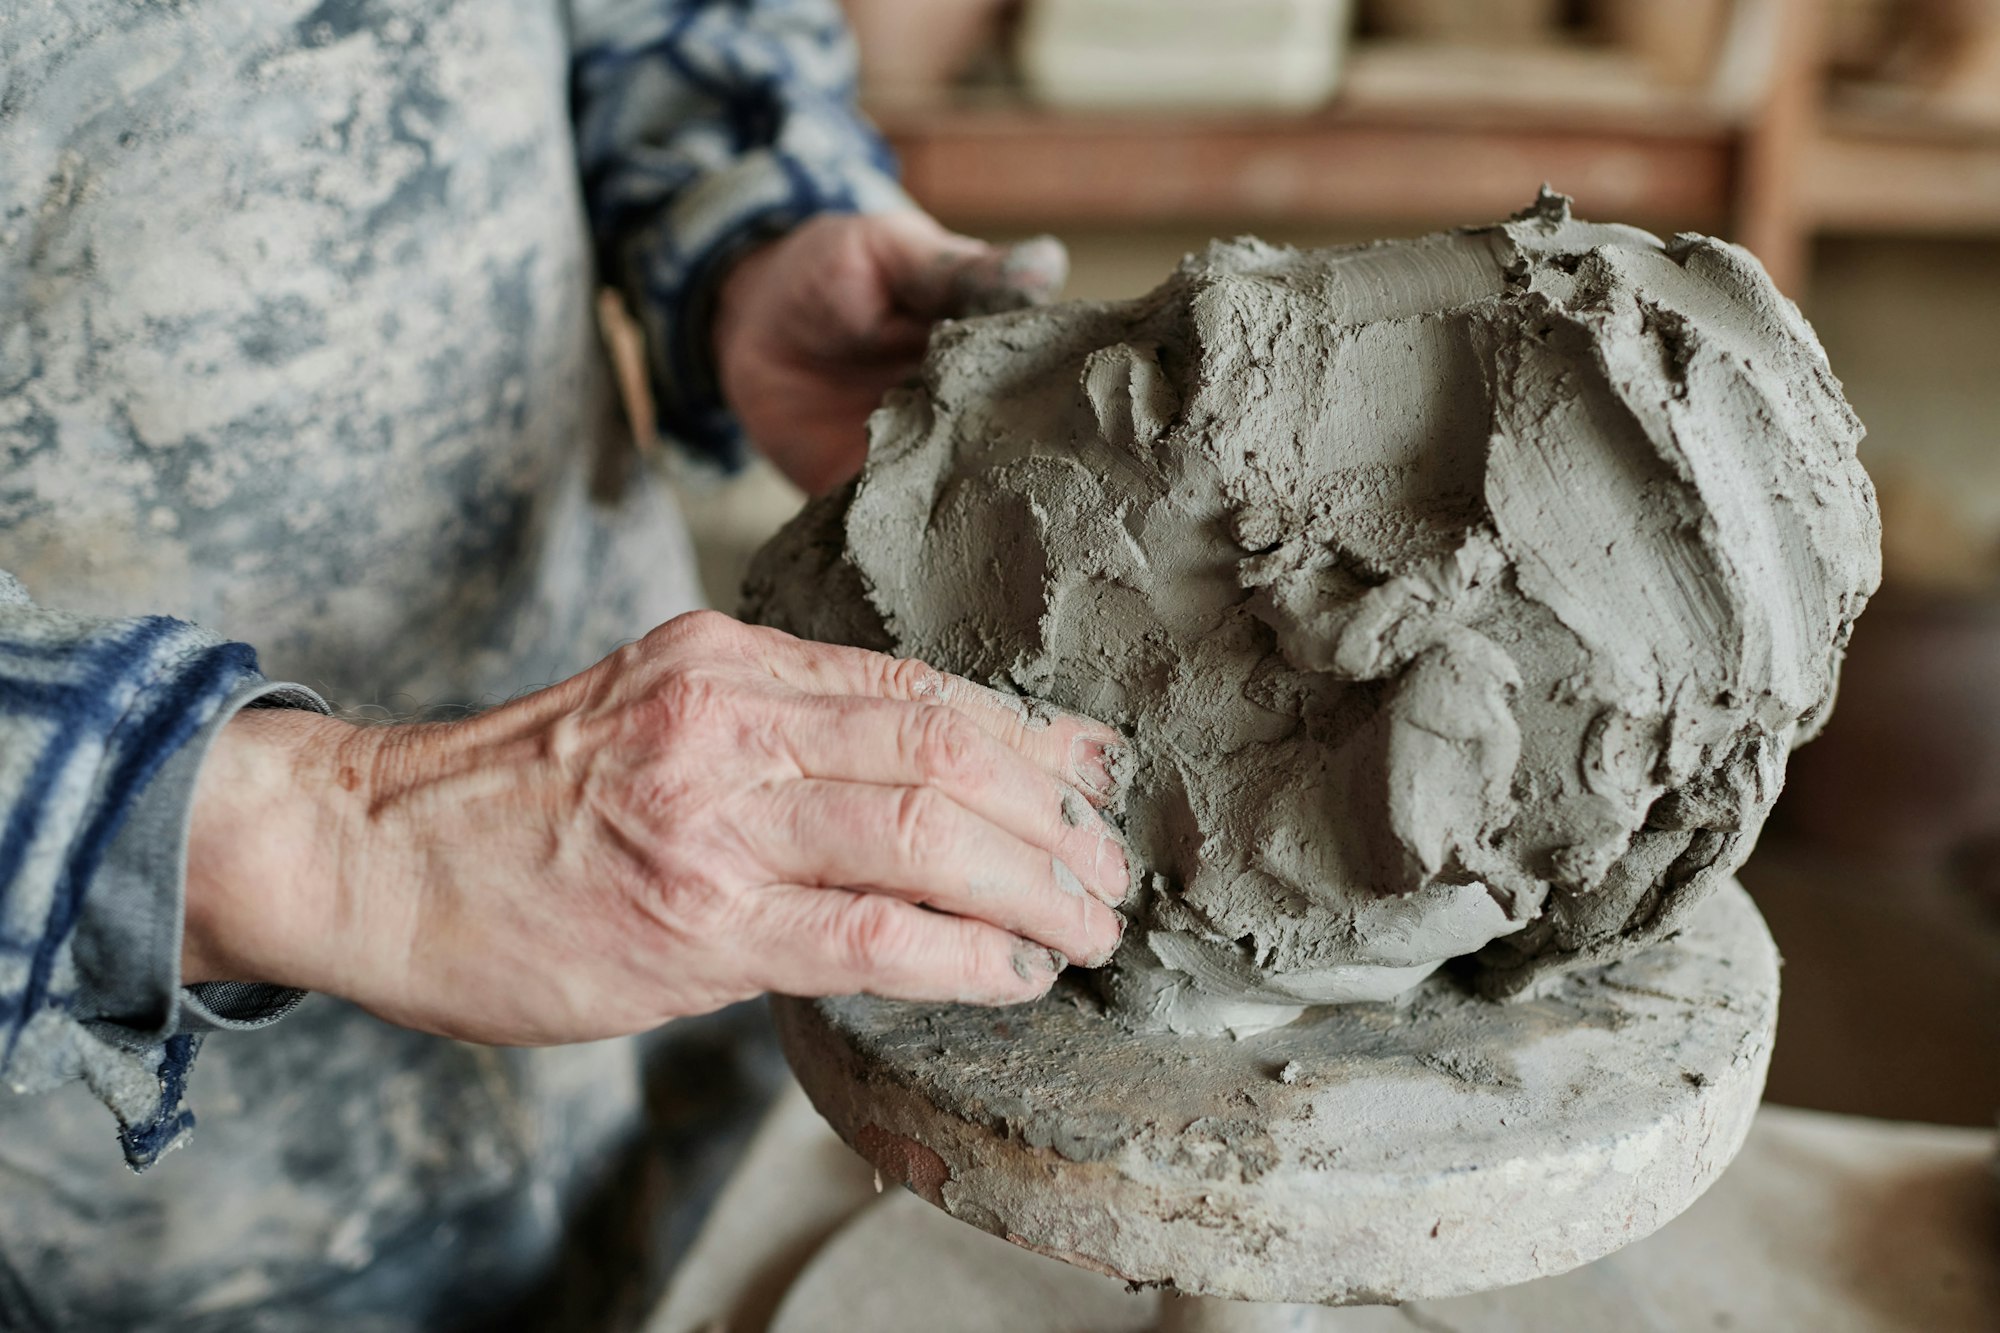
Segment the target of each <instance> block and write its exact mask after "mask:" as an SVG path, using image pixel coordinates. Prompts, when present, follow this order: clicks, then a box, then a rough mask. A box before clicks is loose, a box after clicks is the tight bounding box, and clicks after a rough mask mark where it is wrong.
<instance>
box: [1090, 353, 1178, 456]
mask: <svg viewBox="0 0 2000 1333" xmlns="http://www.w3.org/2000/svg"><path fill="white" fill-rule="evenodd" d="M1083 391H1084V395H1085V396H1086V397H1087V398H1089V399H1090V406H1091V410H1092V411H1093V412H1095V413H1096V415H1097V428H1098V431H1099V433H1100V434H1101V435H1102V436H1103V438H1104V440H1105V441H1106V442H1107V443H1109V444H1111V445H1112V446H1113V447H1115V448H1118V449H1122V450H1124V451H1125V452H1126V453H1128V454H1131V455H1133V456H1134V457H1135V458H1138V459H1140V460H1141V461H1147V460H1148V457H1149V455H1150V452H1151V450H1152V447H1153V444H1154V442H1155V441H1157V440H1158V439H1159V438H1160V437H1161V436H1162V435H1164V434H1165V433H1166V430H1167V427H1169V426H1171V425H1172V424H1173V422H1174V418H1175V417H1176V416H1177V415H1179V413H1180V410H1181V396H1180V393H1179V392H1178V391H1177V390H1176V389H1175V388H1174V386H1173V382H1172V381H1171V380H1169V379H1168V378H1167V372H1166V371H1164V370H1162V369H1161V368H1160V349H1159V347H1158V346H1157V345H1153V344H1139V345H1134V344H1132V343H1118V344H1117V345H1115V346H1112V347H1101V348H1099V349H1098V350H1096V351H1095V352H1092V353H1091V354H1090V355H1089V356H1088V357H1086V358H1084V363H1083Z"/></svg>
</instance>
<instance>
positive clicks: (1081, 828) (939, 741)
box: [773, 698, 1129, 924]
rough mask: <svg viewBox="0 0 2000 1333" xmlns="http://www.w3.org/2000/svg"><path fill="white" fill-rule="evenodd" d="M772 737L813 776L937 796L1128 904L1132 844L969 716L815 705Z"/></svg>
mask: <svg viewBox="0 0 2000 1333" xmlns="http://www.w3.org/2000/svg"><path fill="white" fill-rule="evenodd" d="M773 739H774V740H775V741H776V742H777V743H778V744H779V745H781V746H782V747H783V752H784V753H785V754H786V756H787V757H788V758H789V759H790V760H791V762H792V764H793V766H794V767H795V768H796V769H797V770H798V772H799V774H800V775H801V776H803V777H805V778H809V779H821V780H826V781H834V782H844V783H869V784H876V785H878V786H881V787H884V788H888V789H920V790H930V791H936V792H938V793H939V794H940V795H942V796H944V797H945V798H946V799H947V800H949V801H952V802H954V803H955V804H957V805H958V806H960V807H962V808H963V809H964V810H965V811H966V812H967V813H968V814H970V815H971V816H973V817H975V818H977V819H980V820H983V821H985V822H986V823H988V824H991V825H993V826H994V827H995V828H996V829H998V830H1000V831H1001V832H1003V833H1005V834H1007V835H1009V836H1010V837H1012V838H1014V839H1016V840H1018V841H1020V842H1023V843H1026V844H1028V845H1030V846H1032V847H1035V848H1037V849H1039V850H1040V851H1042V852H1044V853H1047V854H1050V855H1053V856H1054V857H1055V858H1056V859H1057V860H1059V861H1061V862H1062V863H1063V864H1064V865H1067V866H1069V867H1070V868H1071V869H1072V870H1074V871H1075V872H1076V874H1077V876H1078V878H1079V879H1081V880H1082V882H1083V885H1084V888H1085V890H1086V891H1087V892H1089V893H1091V894H1092V895H1094V896H1095V897H1096V898H1097V899H1098V900H1099V901H1101V902H1104V903H1107V904H1111V903H1117V902H1119V901H1121V900H1123V898H1124V897H1125V891H1126V886H1127V880H1128V878H1129V871H1128V868H1127V862H1126V855H1125V849H1124V846H1123V844H1122V842H1121V841H1120V840H1119V838H1118V836H1117V834H1116V833H1115V832H1114V831H1113V830H1112V828H1111V826H1110V825H1109V824H1108V823H1106V822H1105V820H1104V819H1103V817H1102V816H1100V815H1099V814H1098V813H1097V811H1096V810H1095V809H1093V808H1092V807H1091V805H1090V802H1089V800H1088V799H1087V798H1086V797H1084V796H1082V795H1079V794H1078V792H1077V790H1076V788H1074V787H1073V786H1072V785H1071V784H1070V783H1069V782H1067V781H1065V780H1062V779H1060V778H1058V777H1057V776H1055V775H1052V774H1050V773H1049V772H1048V771H1047V770H1046V769H1044V768H1042V767H1041V766H1040V765H1038V764H1036V763H1035V762H1034V761H1032V760H1030V759H1029V758H1028V757H1027V756H1025V755H1023V754H1021V753H1020V752H1019V751H1017V750H1014V749H1012V748H1010V747H1009V746H1007V745H1006V744H1004V743H1003V742H1002V741H1000V740H998V739H996V738H995V737H994V736H992V735H990V734H989V733H987V732H986V731H984V730H982V729H981V728H980V727H979V726H978V725H976V724H975V723H974V722H973V721H972V720H971V719H969V718H968V717H967V716H965V715H964V714H961V713H958V712H955V711H953V710H951V709H948V708H925V707H912V706H911V705H909V704H905V703H898V702H896V701H893V700H888V699H865V698H846V699H826V698H809V699H806V700H803V701H801V703H800V704H799V706H798V707H797V708H796V709H795V711H794V713H793V717H792V719H791V724H790V725H788V726H787V727H786V728H785V729H784V730H783V732H782V733H781V734H778V735H776V736H774V737H773ZM1001 924H1005V923H1001Z"/></svg>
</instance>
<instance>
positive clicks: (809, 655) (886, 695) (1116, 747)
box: [760, 631, 1125, 805]
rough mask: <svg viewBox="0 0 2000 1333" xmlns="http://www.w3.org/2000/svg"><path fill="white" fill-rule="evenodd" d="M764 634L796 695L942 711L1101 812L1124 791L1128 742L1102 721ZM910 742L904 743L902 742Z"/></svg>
mask: <svg viewBox="0 0 2000 1333" xmlns="http://www.w3.org/2000/svg"><path fill="white" fill-rule="evenodd" d="M766 633H767V634H768V635H769V636H770V637H769V639H768V640H767V641H766V644H764V645H760V648H763V649H765V651H764V652H763V655H762V660H763V661H764V663H765V665H766V666H767V667H768V668H769V669H770V671H771V672H772V674H774V675H776V676H777V677H778V678H779V679H780V680H782V681H784V682H785V683H786V684H788V685H791V686H792V687H793V688H795V689H799V690H804V691H806V692H807V693H809V694H820V695H832V696H860V697H864V698H875V699H889V700H895V701H898V702H902V703H928V704H938V705H942V706H943V707H944V708H947V709H949V710H951V711H952V712H953V713H954V714H957V715H958V716H961V717H964V718H966V719H967V720H969V721H970V722H972V723H973V725H974V726H976V727H978V728H979V730H981V731H983V732H985V733H986V734H987V735H988V736H991V737H993V738H994V739H995V740H997V741H999V742H1000V743H1001V744H1002V745H1005V746H1006V747H1007V748H1009V749H1011V750H1013V751H1015V752H1016V753H1018V754H1021V755H1024V756H1026V757H1027V758H1028V759H1029V760H1030V761H1032V762H1033V763H1035V764H1036V765H1038V766H1039V767H1040V768H1042V769H1043V770H1044V771H1046V772H1049V773H1052V774H1054V775H1055V776H1057V777H1058V778H1061V779H1062V780H1063V781H1064V782H1067V783H1070V784H1071V785H1073V786H1076V787H1078V788H1080V789H1081V790H1082V791H1083V792H1084V793H1085V794H1086V795H1088V796H1089V797H1090V798H1091V800H1092V801H1093V802H1095V803H1097V804H1099V805H1103V804H1106V803H1108V802H1110V801H1111V800H1113V799H1115V798H1116V797H1117V795H1118V792H1119V790H1120V789H1121V787H1122V786H1123V784H1124V778H1125V774H1124V763H1125V743H1124V738H1123V737H1121V736H1120V735H1119V734H1118V733H1117V732H1116V731H1114V730H1112V729H1111V728H1110V727H1107V726H1105V725H1104V724H1103V723H1101V722H1096V721H1093V720H1091V719H1090V718H1086V717H1079V716H1077V715H1076V714H1074V713H1063V712H1059V711H1057V710H1055V709H1052V708H1048V707H1046V706H1045V705H1041V704H1036V703H1033V702H1031V701H1029V700H1025V699H1021V698H1018V697H1017V696H1015V695H1011V694H1002V693H1001V692H1000V691H998V690H991V689H988V688H986V687H985V686H984V685H979V684H976V683H974V682H972V681H969V680H966V679H964V678H963V677H959V676H953V675H948V674H947V673H945V672H942V671H939V670H937V669H936V668H935V667H931V666H927V665H925V664H924V663H922V662H918V661H914V660H912V659H909V658H897V657H889V656H887V655H885V654H882V653H871V652H868V651H866V650H864V649H860V648H844V647H840V646H837V645H834V644H824V643H808V642H806V641H805V640H802V639H795V638H793V637H792V636H790V635H788V634H778V633H777V632H776V631H766ZM903 725H905V726H909V725H916V724H911V723H905V724H903ZM899 734H900V733H899ZM910 739H912V738H910V737H908V736H906V735H905V736H904V737H903V740H904V742H905V743H907V742H908V741H909V740H910ZM885 771H888V770H885ZM894 771H896V772H902V773H905V774H907V773H908V772H909V769H908V767H907V766H905V767H903V768H901V769H897V770H894ZM828 776H848V777H853V778H856V779H858V780H874V781H896V782H915V781H922V780H924V779H923V778H922V777H921V776H902V777H893V776H891V777H884V778H877V779H867V778H864V777H863V776H862V775H861V774H858V773H840V774H835V773H830V774H828Z"/></svg>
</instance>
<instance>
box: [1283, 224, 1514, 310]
mask: <svg viewBox="0 0 2000 1333" xmlns="http://www.w3.org/2000/svg"><path fill="white" fill-rule="evenodd" d="M1504 249H1505V247H1504V244H1503V242H1502V240H1501V238H1500V237H1499V236H1498V235H1497V234H1495V235H1493V236H1480V237H1462V236H1457V235H1444V236H1427V237H1424V238H1423V239H1421V240H1417V241H1412V242H1408V243H1405V244H1402V245H1395V246H1356V247H1354V248H1352V249H1347V250H1334V251H1329V252H1327V253H1326V258H1325V260H1324V263H1323V265H1322V266H1321V268H1320V273H1321V274H1323V277H1322V279H1321V281H1320V282H1319V283H1318V284H1316V285H1315V287H1314V289H1313V294H1314V295H1315V296H1317V297H1318V298H1319V300H1320V301H1321V302H1323V303H1324V305H1325V307H1326V310H1325V314H1330V315H1331V316H1332V317H1333V318H1334V319H1335V320H1337V321H1339V322H1341V323H1344V324H1374V323H1388V322H1394V321H1400V320H1405V319H1415V318H1421V317H1423V316H1426V315H1434V314H1437V313H1440V312H1443V311H1452V310H1457V309H1459V308H1461V307H1464V306H1467V305H1471V304H1473V303H1475V302H1478V301H1482V300H1485V299H1487V298H1488V297H1491V296H1494V295H1496V294H1498V293H1499V292H1500V291H1501V290H1502V289H1503V287H1504V286H1505V283H1506V278H1505V274H1504V260H1503V251H1504Z"/></svg>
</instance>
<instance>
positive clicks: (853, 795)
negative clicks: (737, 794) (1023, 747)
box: [756, 780, 1124, 967]
mask: <svg viewBox="0 0 2000 1333" xmlns="http://www.w3.org/2000/svg"><path fill="white" fill-rule="evenodd" d="M771 799H772V801H773V802H774V803H775V808H774V809H773V810H772V811H771V817H769V818H767V819H763V820H760V821H759V830H758V832H759V838H758V846H757V848H756V855H757V856H758V858H759V860H760V861H761V862H762V864H763V866H764V867H765V868H766V870H767V871H768V872H770V873H771V875H772V876H773V877H774V878H775V879H777V880H778V881H779V882H781V883H797V884H805V885H808V886H815V887H824V888H843V889H861V890H868V891H872V892H876V893H883V894H888V895H891V896H893V897H897V898H901V899H904V900H905V901H908V902H912V903H917V904H920V905H922V906H926V907H933V908H936V909H937V910H939V911H941V912H949V913H951V914H952V915H954V916H962V917H969V918H972V919H974V920H978V921H984V922H986V923H987V924H988V925H992V926H998V927H999V928H1000V929H1002V930H1005V931H1007V932H1009V933H1010V934H1014V935H1019V936H1023V937H1025V938H1027V939H1030V940H1033V941H1035V942H1036V943H1038V944H1044V945H1047V946H1048V947H1049V948H1052V949H1055V950H1058V951H1059V952H1061V953H1062V955H1063V956H1064V957H1065V958H1068V959H1069V960H1070V961H1072V962H1075V963H1080V964H1083V965H1084V966H1086V967H1097V966H1100V965H1102V964H1103V963H1105V962H1106V961H1108V960H1109V959H1110V957H1111V955H1112V953H1114V952H1115V951H1116V950H1117V948H1118V942H1119V940H1120V939H1121V938H1122V936H1123V934H1124V922H1123V920H1122V919H1121V918H1120V917H1119V916H1118V914H1117V913H1116V912H1113V911H1112V910H1111V909H1110V908H1108V907H1106V906H1105V905H1104V904H1103V902H1102V901H1100V900H1099V898H1098V897H1096V896H1093V895H1092V894H1091V893H1090V892H1089V891H1087V890H1086V889H1085V887H1084V885H1083V881H1082V880H1081V878H1080V877H1079V875H1078V872H1077V870H1076V869H1075V868H1074V867H1072V866H1070V865H1069V864H1067V863H1066V862H1065V861H1063V860H1062V858H1060V857H1059V856H1057V855H1055V854H1054V853H1052V852H1051V851H1050V850H1049V849H1048V848H1047V847H1044V846H1037V845H1035V844H1033V843H1029V842H1025V841H1023V840H1022V839H1020V838H1017V837H1015V836H1013V835H1012V834H1010V833H1008V832H1006V831H1005V830H1004V829H1001V828H998V827H996V826H994V825H993V824H991V823H989V822H987V821H986V820H984V819H981V818H979V817H978V816H976V815H974V814H973V813H971V812H970V811H968V810H966V809H965V808H964V807H963V806H961V805H959V804H958V803H957V802H956V801H953V800H952V799H951V798H950V797H948V796H946V795H944V794H943V793H942V792H940V791H939V790H938V789H937V788H934V787H884V786H875V785H872V784H869V783H862V782H823V781H811V780H808V781H802V782H788V783H784V784H782V785H781V786H779V787H778V788H777V789H775V791H774V792H773V794H772V796H771ZM1119 866H1120V869H1121V872H1122V868H1123V861H1122V858H1121V860H1120V862H1119ZM1117 887H1118V889H1119V891H1120V892H1121V894H1122V892H1123V889H1124V883H1123V880H1122V876H1121V879H1120V881H1119V883H1118V886H1117ZM1100 892H1101V890H1100Z"/></svg>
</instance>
